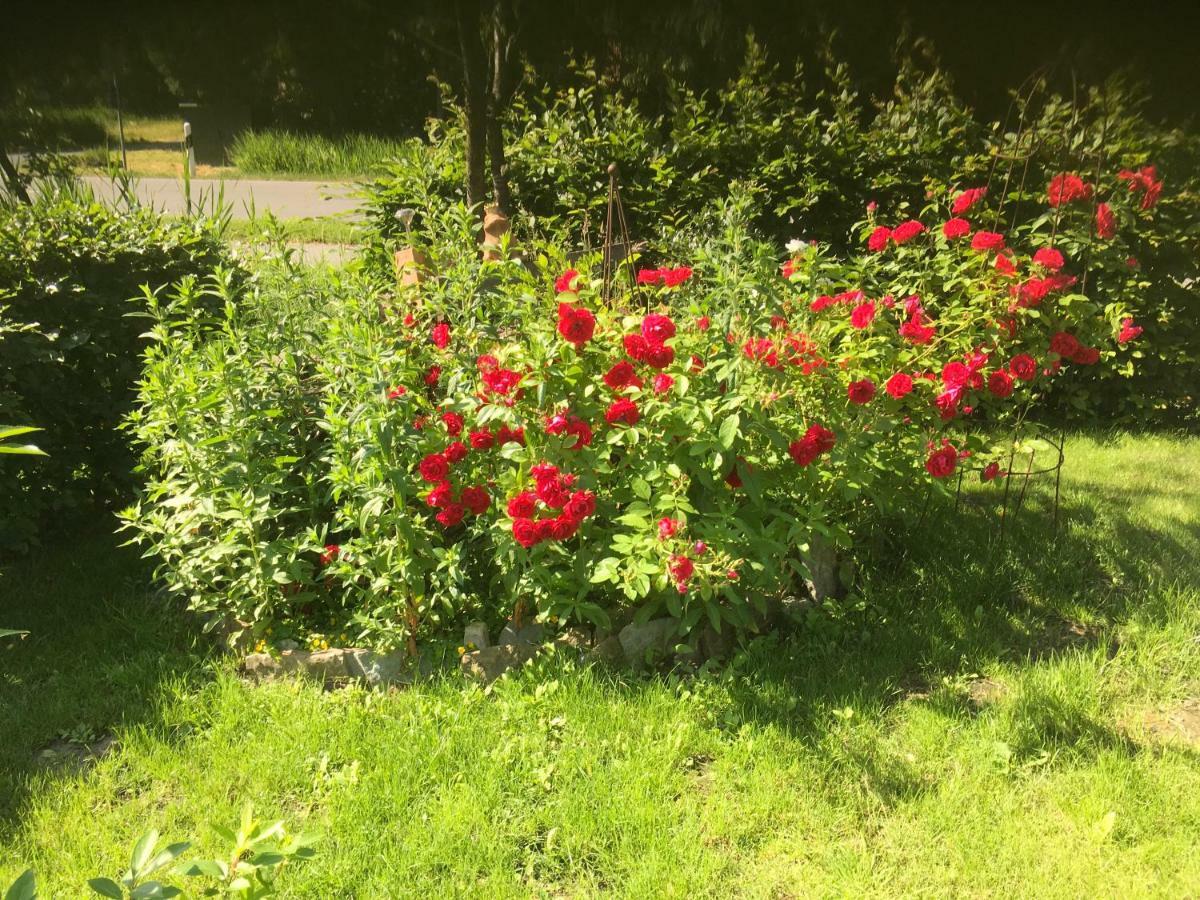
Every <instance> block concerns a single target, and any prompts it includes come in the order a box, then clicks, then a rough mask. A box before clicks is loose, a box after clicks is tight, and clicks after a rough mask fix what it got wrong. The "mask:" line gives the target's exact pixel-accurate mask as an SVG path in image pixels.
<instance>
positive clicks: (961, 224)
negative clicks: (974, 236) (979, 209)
mask: <svg viewBox="0 0 1200 900" xmlns="http://www.w3.org/2000/svg"><path fill="white" fill-rule="evenodd" d="M970 233H971V223H970V222H968V221H967V220H966V219H948V220H947V221H946V222H944V223H943V224H942V234H943V235H944V236H945V238H946V240H948V241H952V240H954V239H955V238H960V237H965V236H966V235H968V234H970Z"/></svg>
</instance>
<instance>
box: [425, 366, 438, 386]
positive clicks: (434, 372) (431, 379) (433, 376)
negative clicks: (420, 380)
mask: <svg viewBox="0 0 1200 900" xmlns="http://www.w3.org/2000/svg"><path fill="white" fill-rule="evenodd" d="M441 377H442V367H441V366H430V367H429V371H428V372H426V373H425V383H426V384H427V385H429V386H430V387H433V386H434V385H435V384H437V383H438V379H439V378H441Z"/></svg>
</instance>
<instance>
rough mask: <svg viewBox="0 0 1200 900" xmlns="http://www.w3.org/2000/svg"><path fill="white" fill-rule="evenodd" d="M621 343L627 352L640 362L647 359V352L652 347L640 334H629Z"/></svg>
mask: <svg viewBox="0 0 1200 900" xmlns="http://www.w3.org/2000/svg"><path fill="white" fill-rule="evenodd" d="M621 343H622V344H623V345H624V347H625V352H626V353H628V354H629V355H630V356H631V357H633V358H634V359H636V360H638V361H639V362H641V361H642V360H643V359H645V357H646V351H647V350H648V349H649V347H650V345H649V344H648V343H647V342H646V339H645V338H644V337H642V336H641V335H640V334H627V335H625V336H624V337H623V338H621Z"/></svg>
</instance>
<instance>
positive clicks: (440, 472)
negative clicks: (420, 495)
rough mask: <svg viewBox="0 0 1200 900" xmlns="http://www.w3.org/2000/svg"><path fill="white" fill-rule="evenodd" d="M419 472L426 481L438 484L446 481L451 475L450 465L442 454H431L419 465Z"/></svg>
mask: <svg viewBox="0 0 1200 900" xmlns="http://www.w3.org/2000/svg"><path fill="white" fill-rule="evenodd" d="M417 471H418V472H420V473H421V477H422V478H424V479H425V480H426V481H428V482H430V483H431V484H436V483H437V482H439V481H445V480H446V476H447V475H449V474H450V464H449V463H448V462H447V461H446V457H444V456H443V455H442V454H440V453H430V454H429V455H428V456H426V457H425V458H424V459H422V460H421V462H420V463H418V465H417Z"/></svg>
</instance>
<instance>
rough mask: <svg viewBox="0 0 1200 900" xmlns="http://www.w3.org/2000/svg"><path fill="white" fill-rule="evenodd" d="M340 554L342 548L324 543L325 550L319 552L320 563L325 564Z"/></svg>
mask: <svg viewBox="0 0 1200 900" xmlns="http://www.w3.org/2000/svg"><path fill="white" fill-rule="evenodd" d="M341 555H342V548H341V547H339V546H338V545H337V544H326V545H325V552H324V553H322V554H321V565H323V566H327V565H329V564H330V563H331V562H333V561H334V560H335V559H337V558H338V557H339V556H341Z"/></svg>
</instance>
